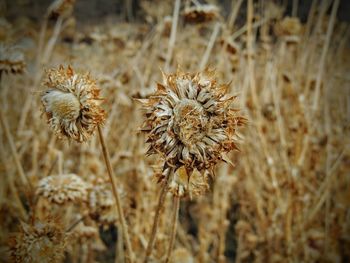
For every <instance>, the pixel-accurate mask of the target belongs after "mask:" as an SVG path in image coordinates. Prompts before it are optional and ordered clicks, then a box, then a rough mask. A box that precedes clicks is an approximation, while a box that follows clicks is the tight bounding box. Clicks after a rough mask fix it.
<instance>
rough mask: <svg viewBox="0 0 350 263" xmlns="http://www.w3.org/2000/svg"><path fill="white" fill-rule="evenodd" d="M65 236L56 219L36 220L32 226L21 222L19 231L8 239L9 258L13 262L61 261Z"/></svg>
mask: <svg viewBox="0 0 350 263" xmlns="http://www.w3.org/2000/svg"><path fill="white" fill-rule="evenodd" d="M65 238H66V236H65V232H64V230H63V227H62V225H61V224H60V223H59V222H57V221H53V220H46V221H44V222H40V221H38V220H37V221H36V223H35V225H33V226H32V225H28V224H26V223H22V224H21V227H20V232H19V233H17V234H16V235H14V236H12V237H11V238H10V240H9V247H10V253H11V258H12V260H13V262H39V261H40V262H44V263H45V262H47V263H55V262H62V260H63V258H64V250H65Z"/></svg>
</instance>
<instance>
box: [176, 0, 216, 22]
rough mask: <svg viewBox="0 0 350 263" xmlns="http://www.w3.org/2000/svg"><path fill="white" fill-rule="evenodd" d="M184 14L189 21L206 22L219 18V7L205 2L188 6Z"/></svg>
mask: <svg viewBox="0 0 350 263" xmlns="http://www.w3.org/2000/svg"><path fill="white" fill-rule="evenodd" d="M182 15H183V17H184V19H185V21H186V22H188V23H204V22H209V21H212V20H214V19H215V18H217V17H218V16H219V9H218V8H217V6H215V5H209V4H203V5H198V6H192V7H186V8H185V10H184V11H183V13H182Z"/></svg>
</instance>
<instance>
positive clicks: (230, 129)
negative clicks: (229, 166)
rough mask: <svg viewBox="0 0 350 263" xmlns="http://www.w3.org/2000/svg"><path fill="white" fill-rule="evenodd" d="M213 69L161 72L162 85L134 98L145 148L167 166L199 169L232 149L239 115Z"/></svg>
mask: <svg viewBox="0 0 350 263" xmlns="http://www.w3.org/2000/svg"><path fill="white" fill-rule="evenodd" d="M214 73H215V72H214V71H210V70H205V71H204V72H200V73H195V74H189V73H182V72H177V73H176V74H169V75H166V74H164V85H162V84H158V85H157V91H156V92H155V93H154V94H153V95H151V96H150V97H149V98H148V99H141V100H140V101H141V102H142V103H143V105H144V108H145V110H146V121H145V122H144V125H143V127H142V130H143V131H144V132H146V133H147V135H148V139H147V142H148V143H149V144H150V149H149V150H148V153H149V154H154V153H160V154H162V156H163V157H164V159H165V160H166V163H167V165H168V166H172V167H176V168H178V167H180V166H185V167H186V169H187V170H188V171H192V170H193V169H195V168H196V169H197V170H199V171H201V170H203V169H209V168H212V167H213V166H214V165H215V164H216V163H217V162H218V161H219V160H223V159H225V153H226V152H229V151H231V150H233V149H237V146H236V142H237V139H238V138H237V134H236V128H237V127H238V126H241V125H243V124H244V123H245V119H244V118H243V117H240V116H238V115H237V110H235V109H233V108H232V107H231V104H232V102H233V100H234V98H235V97H232V96H228V95H227V89H228V85H226V84H223V85H218V84H217V82H216V79H215V78H214ZM190 173H191V172H190Z"/></svg>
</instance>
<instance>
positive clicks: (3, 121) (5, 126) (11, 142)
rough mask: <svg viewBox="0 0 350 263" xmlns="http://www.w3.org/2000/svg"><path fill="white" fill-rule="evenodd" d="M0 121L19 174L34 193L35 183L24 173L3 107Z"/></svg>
mask: <svg viewBox="0 0 350 263" xmlns="http://www.w3.org/2000/svg"><path fill="white" fill-rule="evenodd" d="M0 122H1V126H2V128H3V129H4V132H5V136H6V139H7V142H8V143H9V145H10V149H11V154H12V157H13V159H14V160H15V165H16V168H17V171H18V173H19V176H20V178H21V180H22V182H23V183H27V184H28V187H29V190H30V194H32V193H33V185H32V183H31V182H30V180H29V178H28V176H27V175H26V174H25V173H24V170H23V167H22V164H21V162H20V160H19V156H18V153H17V149H16V145H15V142H14V140H13V137H12V135H11V132H10V128H9V126H8V123H7V120H6V117H5V115H4V113H3V112H2V109H1V108H0Z"/></svg>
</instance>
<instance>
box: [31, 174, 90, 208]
mask: <svg viewBox="0 0 350 263" xmlns="http://www.w3.org/2000/svg"><path fill="white" fill-rule="evenodd" d="M88 188H89V187H88V184H87V183H86V182H84V181H83V180H82V179H81V178H80V177H79V176H77V175H75V174H65V175H51V176H48V177H45V178H43V179H41V180H40V181H39V185H38V188H37V191H36V194H37V195H39V196H42V197H44V198H45V199H47V200H48V201H49V202H51V203H56V204H59V205H61V204H65V203H67V202H73V203H79V202H81V201H86V200H87V194H88Z"/></svg>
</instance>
